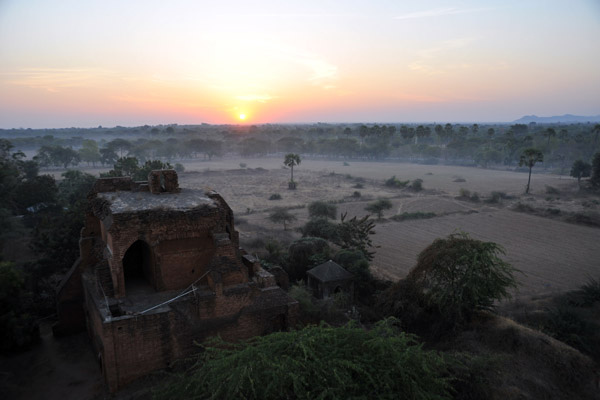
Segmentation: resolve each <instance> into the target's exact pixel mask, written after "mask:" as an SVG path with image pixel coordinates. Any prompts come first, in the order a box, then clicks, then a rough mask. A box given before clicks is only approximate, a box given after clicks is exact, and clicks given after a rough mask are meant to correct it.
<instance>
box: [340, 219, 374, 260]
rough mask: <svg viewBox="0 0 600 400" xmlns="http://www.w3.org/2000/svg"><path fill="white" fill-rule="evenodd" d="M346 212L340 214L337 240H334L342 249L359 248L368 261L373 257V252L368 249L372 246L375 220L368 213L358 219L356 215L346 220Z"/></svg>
mask: <svg viewBox="0 0 600 400" xmlns="http://www.w3.org/2000/svg"><path fill="white" fill-rule="evenodd" d="M347 215H348V213H343V214H342V215H340V221H341V222H340V224H339V225H338V239H337V240H338V241H337V242H334V243H335V244H337V245H338V246H340V247H341V248H342V249H356V250H360V251H361V252H362V253H363V254H364V256H365V258H366V259H367V260H369V261H371V260H372V259H373V254H374V252H372V251H369V249H370V248H371V247H373V242H372V240H371V237H370V236H371V235H373V234H374V233H375V231H374V230H373V229H374V228H375V222H373V221H372V220H371V219H370V218H369V216H368V215H365V216H364V217H362V218H360V219H358V218H357V217H356V216H354V217H352V218H350V219H349V220H346V216H347Z"/></svg>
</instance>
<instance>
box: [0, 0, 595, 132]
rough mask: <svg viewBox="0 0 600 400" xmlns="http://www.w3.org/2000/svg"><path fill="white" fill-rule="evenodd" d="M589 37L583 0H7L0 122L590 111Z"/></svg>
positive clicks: (1, 30) (408, 118)
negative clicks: (352, 0) (342, 0)
mask: <svg viewBox="0 0 600 400" xmlns="http://www.w3.org/2000/svg"><path fill="white" fill-rule="evenodd" d="M32 4H33V5H34V6H32ZM573 4H576V6H573ZM232 10H233V11H232ZM557 26H560V27H564V29H557V28H556V27H557ZM598 37H600V5H599V3H598V2H596V1H594V0H589V1H586V0H574V1H573V2H558V1H545V0H531V1H527V2H521V1H500V0H497V1H496V0H491V1H486V2H484V3H482V2H480V1H476V0H464V1H460V2H459V1H456V2H452V1H450V2H448V1H442V0H431V1H420V2H388V1H377V0H374V1H372V2H364V3H363V4H360V2H358V3H356V4H355V3H344V4H343V7H342V6H341V3H339V2H328V1H325V2H323V1H318V2H317V1H312V0H307V1H305V2H300V3H297V2H296V3H290V2H281V1H275V0H272V1H259V2H252V4H249V3H248V2H243V1H221V2H218V3H214V2H213V3H206V2H202V1H200V2H198V1H192V0H178V1H174V2H162V1H155V0H145V1H142V0H131V1H127V2H123V1H117V0H105V1H100V0H89V1H86V2H81V1H77V0H64V1H61V2H55V1H51V0H32V1H31V2H22V1H17V0H6V1H3V2H2V3H0V59H2V63H0V128H13V127H40V128H43V127H65V126H66V127H68V126H81V127H89V126H97V125H103V126H114V125H124V126H132V125H143V124H161V123H180V124H196V123H201V122H207V123H250V124H260V123H278V122H284V123H285V122H289V123H294V122H433V121H437V122H463V121H482V122H483V121H490V122H502V121H507V122H508V121H512V120H515V119H517V118H520V117H521V116H523V115H525V114H537V115H562V114H565V113H571V114H578V115H596V114H600V90H598V88H600V74H598V71H599V70H600V52H598V48H597V38H598Z"/></svg>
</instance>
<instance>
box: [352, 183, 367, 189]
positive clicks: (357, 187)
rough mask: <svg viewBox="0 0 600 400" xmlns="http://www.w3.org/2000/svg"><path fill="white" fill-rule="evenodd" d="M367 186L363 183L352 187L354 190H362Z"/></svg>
mask: <svg viewBox="0 0 600 400" xmlns="http://www.w3.org/2000/svg"><path fill="white" fill-rule="evenodd" d="M364 187H365V185H363V184H362V183H360V182H358V183H357V184H355V185H354V186H352V188H354V189H362V188H364Z"/></svg>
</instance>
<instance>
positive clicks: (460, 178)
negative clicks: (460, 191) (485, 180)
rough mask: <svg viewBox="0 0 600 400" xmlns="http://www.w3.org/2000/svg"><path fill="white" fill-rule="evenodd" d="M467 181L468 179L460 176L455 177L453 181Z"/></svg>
mask: <svg viewBox="0 0 600 400" xmlns="http://www.w3.org/2000/svg"><path fill="white" fill-rule="evenodd" d="M466 181H467V180H466V179H465V178H463V177H460V176H458V177H456V178H454V180H453V181H452V182H466Z"/></svg>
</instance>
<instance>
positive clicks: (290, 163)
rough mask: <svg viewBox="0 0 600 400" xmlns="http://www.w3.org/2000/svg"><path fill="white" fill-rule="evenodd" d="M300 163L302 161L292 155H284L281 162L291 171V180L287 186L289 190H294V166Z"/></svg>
mask: <svg viewBox="0 0 600 400" xmlns="http://www.w3.org/2000/svg"><path fill="white" fill-rule="evenodd" d="M300 161H302V160H301V159H300V155H298V154H294V153H289V154H286V155H285V159H284V160H283V163H284V164H285V166H287V167H290V168H291V169H292V179H291V180H290V185H289V188H290V189H296V182H294V166H295V165H300Z"/></svg>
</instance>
